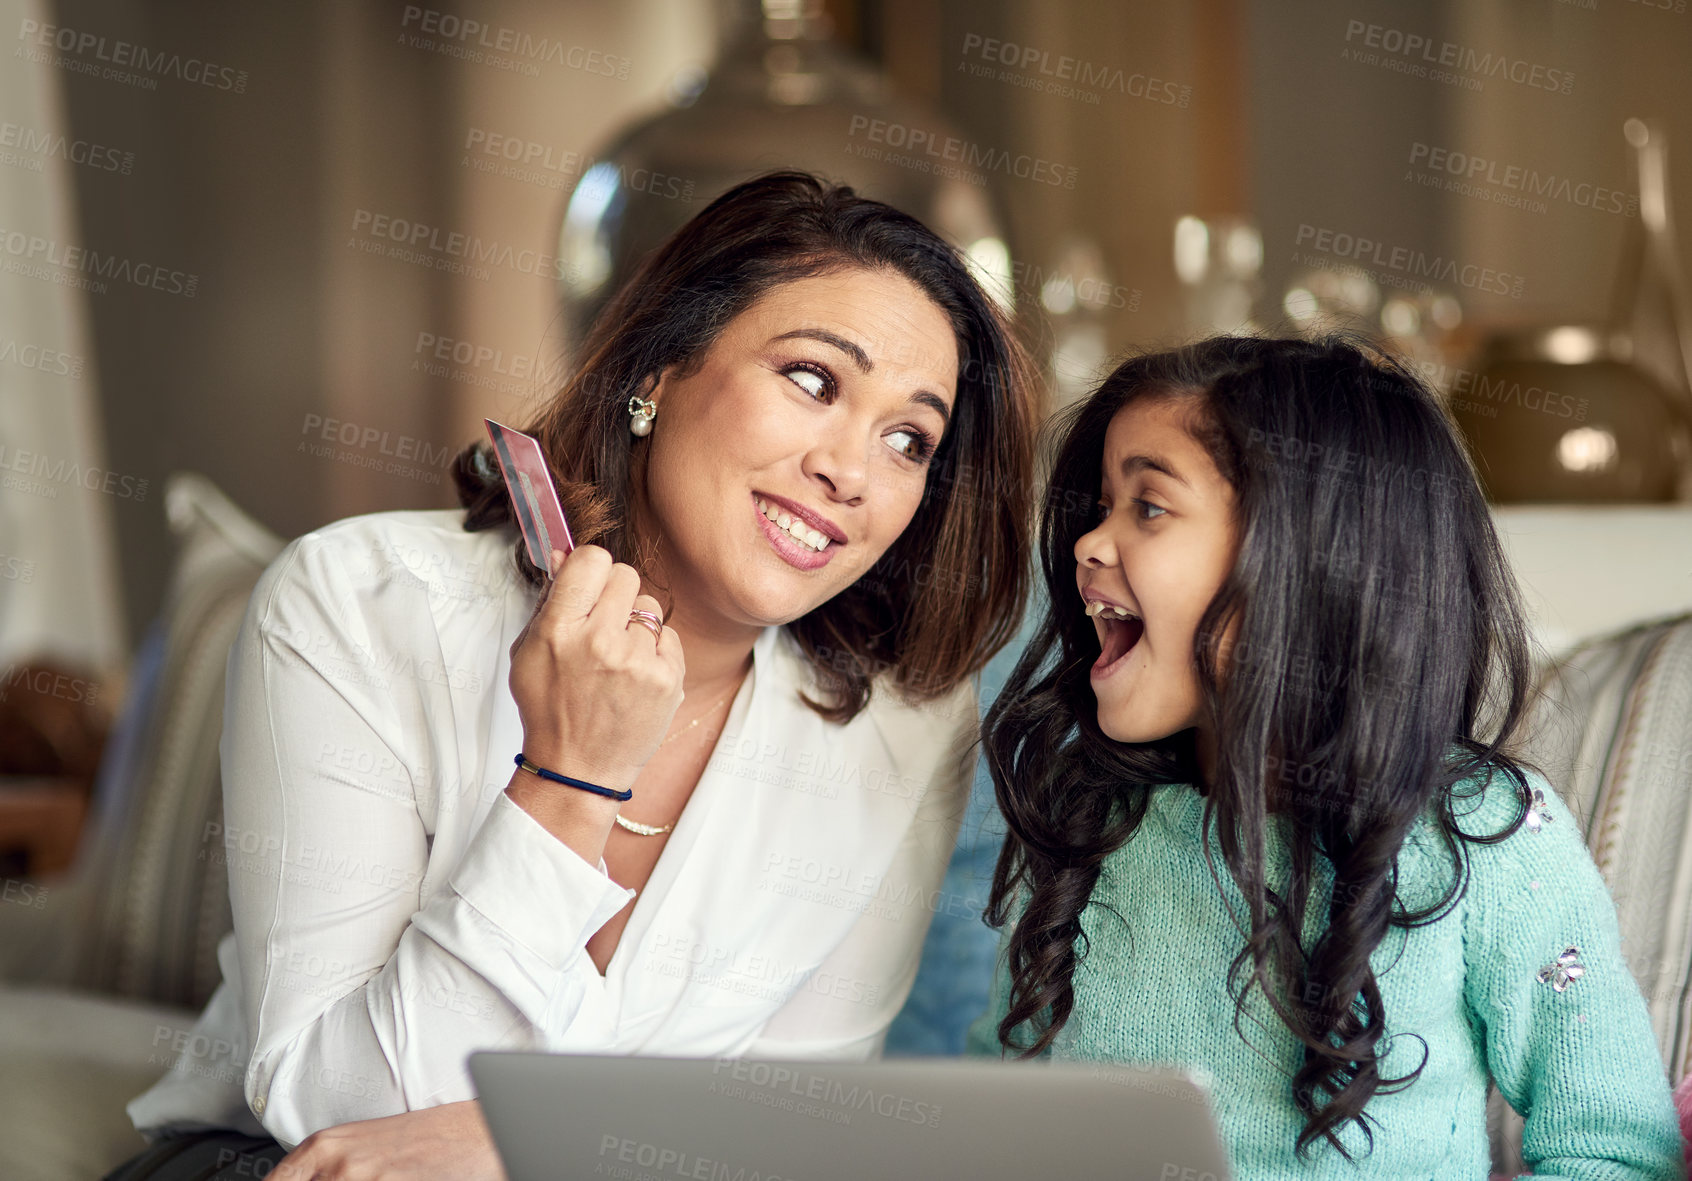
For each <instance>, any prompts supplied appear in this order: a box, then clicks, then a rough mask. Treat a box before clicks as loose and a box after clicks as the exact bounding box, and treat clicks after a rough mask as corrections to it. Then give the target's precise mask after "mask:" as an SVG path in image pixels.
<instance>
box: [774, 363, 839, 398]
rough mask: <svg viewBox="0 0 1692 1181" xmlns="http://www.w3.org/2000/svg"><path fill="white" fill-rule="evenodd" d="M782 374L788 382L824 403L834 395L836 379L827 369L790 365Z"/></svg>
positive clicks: (805, 365)
mask: <svg viewBox="0 0 1692 1181" xmlns="http://www.w3.org/2000/svg"><path fill="white" fill-rule="evenodd" d="M782 373H783V374H785V375H786V377H787V380H788V381H791V382H792V383H793V384H794V385H796V386H798V387H799V388H800V389H802V390H804V391H805V392H806V393H807V394H809V395H811V397H813V398H815V399H817V400H818V401H824V400H826V399H827V398H828V397H832V395H833V393H834V377H833V375H831V374H830V373H829V372H828V371H827V370H826V369H822V368H819V367H817V366H815V365H809V364H802V365H789V366H788V367H787V368H786V369H783V370H782Z"/></svg>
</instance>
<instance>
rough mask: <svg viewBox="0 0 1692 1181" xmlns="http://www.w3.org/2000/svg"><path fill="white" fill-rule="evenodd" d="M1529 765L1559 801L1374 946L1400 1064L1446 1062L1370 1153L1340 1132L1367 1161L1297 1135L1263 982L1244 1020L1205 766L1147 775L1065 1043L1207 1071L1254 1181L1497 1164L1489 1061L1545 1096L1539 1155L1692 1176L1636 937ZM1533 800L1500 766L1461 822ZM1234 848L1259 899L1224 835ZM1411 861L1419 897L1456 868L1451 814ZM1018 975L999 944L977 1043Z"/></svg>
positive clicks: (1290, 1054) (1357, 1137) (1431, 1072)
mask: <svg viewBox="0 0 1692 1181" xmlns="http://www.w3.org/2000/svg"><path fill="white" fill-rule="evenodd" d="M1530 781H1531V782H1532V783H1533V784H1534V785H1535V786H1537V787H1538V788H1540V790H1541V791H1542V792H1543V793H1544V799H1545V803H1544V807H1543V808H1542V809H1541V810H1540V812H1539V815H1541V816H1543V817H1544V822H1543V823H1541V824H1539V825H1538V827H1537V828H1533V827H1528V826H1526V825H1524V826H1523V827H1522V828H1520V829H1518V830H1517V831H1516V832H1515V833H1514V834H1513V835H1512V836H1510V837H1508V838H1507V839H1505V840H1504V841H1502V842H1501V843H1499V844H1496V845H1468V846H1466V847H1467V849H1468V853H1469V858H1470V864H1471V867H1472V868H1471V875H1472V876H1471V878H1470V881H1469V887H1468V890H1467V893H1466V894H1465V896H1464V897H1463V899H1462V901H1461V902H1459V903H1458V904H1457V906H1456V908H1455V909H1454V910H1452V911H1451V912H1450V913H1448V914H1446V915H1445V916H1443V917H1442V918H1440V919H1439V920H1438V921H1436V922H1434V923H1432V924H1429V925H1427V926H1422V927H1418V928H1414V929H1411V930H1403V929H1400V928H1394V929H1393V930H1392V931H1391V932H1390V933H1389V934H1388V936H1387V938H1386V939H1385V940H1384V941H1383V943H1382V944H1381V946H1380V947H1379V948H1378V949H1377V950H1376V952H1375V954H1374V956H1373V957H1372V963H1373V965H1374V969H1375V973H1376V977H1377V979H1378V980H1379V982H1380V989H1381V995H1382V1002H1383V1006H1384V1009H1385V1013H1386V1025H1387V1031H1388V1033H1389V1034H1390V1035H1397V1036H1394V1037H1393V1038H1392V1040H1391V1042H1390V1043H1389V1048H1388V1049H1387V1051H1386V1053H1385V1055H1384V1059H1383V1061H1382V1064H1381V1070H1382V1074H1383V1076H1385V1077H1389V1078H1390V1077H1396V1076H1397V1075H1400V1074H1404V1073H1407V1072H1408V1071H1410V1070H1412V1069H1414V1068H1415V1066H1416V1065H1417V1064H1418V1062H1420V1061H1421V1060H1422V1047H1423V1045H1425V1046H1426V1048H1427V1063H1426V1066H1425V1067H1424V1069H1423V1070H1422V1074H1421V1077H1420V1078H1418V1079H1417V1080H1416V1081H1415V1082H1414V1083H1413V1084H1411V1085H1410V1086H1408V1087H1406V1088H1405V1089H1403V1090H1402V1091H1399V1092H1398V1093H1396V1094H1391V1095H1380V1094H1377V1095H1376V1096H1375V1097H1374V1098H1373V1099H1372V1100H1371V1101H1370V1103H1369V1105H1368V1107H1367V1109H1366V1111H1367V1114H1368V1116H1369V1117H1370V1118H1371V1121H1372V1128H1373V1131H1374V1149H1373V1152H1372V1153H1370V1154H1369V1155H1367V1156H1366V1157H1365V1156H1363V1149H1364V1140H1363V1137H1362V1134H1361V1133H1360V1132H1359V1131H1358V1129H1357V1127H1356V1125H1355V1124H1349V1125H1347V1126H1346V1130H1345V1131H1344V1132H1342V1133H1341V1139H1342V1140H1343V1141H1344V1143H1345V1144H1346V1145H1347V1147H1348V1148H1350V1149H1351V1150H1352V1152H1353V1155H1354V1156H1357V1157H1358V1158H1359V1161H1360V1163H1359V1164H1358V1165H1355V1166H1354V1165H1351V1164H1349V1163H1347V1162H1346V1161H1345V1160H1344V1158H1343V1157H1341V1156H1340V1155H1339V1154H1338V1153H1337V1152H1335V1151H1334V1150H1333V1149H1332V1147H1331V1146H1328V1145H1326V1144H1323V1143H1320V1142H1319V1143H1318V1144H1317V1145H1315V1146H1313V1153H1314V1155H1313V1156H1312V1157H1311V1158H1310V1159H1309V1161H1307V1162H1306V1161H1300V1160H1299V1159H1298V1157H1297V1156H1295V1155H1294V1143H1295V1141H1296V1139H1297V1136H1298V1133H1299V1131H1300V1129H1301V1128H1302V1127H1303V1119H1302V1117H1301V1116H1300V1115H1299V1113H1298V1111H1297V1109H1296V1108H1295V1107H1294V1106H1293V1103H1292V1099H1291V1097H1290V1090H1291V1086H1290V1081H1289V1080H1290V1078H1291V1076H1292V1073H1293V1071H1294V1070H1295V1069H1296V1068H1297V1066H1298V1064H1299V1062H1300V1061H1301V1058H1302V1053H1301V1050H1300V1048H1299V1046H1298V1044H1297V1043H1296V1042H1295V1040H1294V1039H1293V1037H1292V1035H1291V1034H1290V1033H1288V1031H1287V1030H1286V1027H1285V1026H1284V1025H1282V1024H1281V1023H1280V1022H1279V1021H1278V1020H1277V1019H1276V1018H1275V1017H1274V1016H1273V1014H1272V1013H1270V1012H1269V1010H1268V1007H1267V1005H1265V1004H1264V1003H1262V999H1261V997H1260V996H1259V995H1256V994H1255V993H1254V995H1253V997H1252V998H1251V1000H1250V1001H1249V1002H1248V1004H1247V1007H1246V1014H1245V1016H1244V1017H1242V1019H1241V1022H1240V1026H1239V1029H1240V1030H1241V1031H1243V1033H1244V1037H1245V1038H1249V1039H1250V1040H1251V1042H1252V1045H1248V1044H1247V1043H1246V1041H1245V1040H1244V1038H1242V1036H1241V1033H1239V1032H1236V1030H1235V1025H1234V1002H1233V999H1232V997H1231V996H1230V995H1229V993H1228V991H1227V988H1226V985H1225V976H1226V972H1227V968H1228V964H1229V962H1230V961H1231V960H1232V959H1233V957H1234V955H1235V954H1236V953H1237V952H1238V951H1239V950H1240V948H1241V947H1242V946H1243V945H1244V941H1243V939H1242V938H1241V937H1240V935H1239V933H1238V931H1237V929H1236V928H1235V927H1234V925H1233V923H1232V922H1231V921H1230V918H1229V915H1228V912H1227V910H1226V909H1225V908H1224V904H1223V895H1222V893H1221V892H1219V890H1218V888H1217V885H1216V882H1215V880H1214V879H1213V878H1212V877H1211V873H1210V870H1209V868H1208V867H1207V865H1206V862H1205V857H1204V854H1203V852H1202V848H1201V844H1200V835H1201V818H1202V813H1203V808H1204V800H1203V798H1202V797H1201V796H1200V795H1199V794H1198V792H1197V791H1195V790H1194V789H1193V788H1191V787H1187V786H1165V787H1154V788H1150V789H1148V790H1149V791H1150V792H1151V800H1150V804H1149V807H1148V808H1147V812H1146V818H1145V821H1144V822H1143V823H1142V824H1141V826H1140V828H1139V830H1138V831H1137V832H1136V833H1135V835H1134V836H1133V837H1132V838H1131V839H1130V840H1129V841H1128V843H1127V844H1126V845H1124V846H1123V847H1122V848H1121V849H1118V850H1117V851H1116V852H1115V853H1113V854H1112V855H1111V856H1110V857H1109V858H1108V859H1107V861H1106V862H1105V865H1104V870H1103V873H1102V875H1101V877H1100V879H1099V884H1098V885H1097V887H1096V888H1095V889H1094V893H1093V899H1092V902H1091V904H1089V905H1088V907H1087V908H1086V910H1085V911H1084V912H1083V914H1082V929H1083V930H1084V931H1085V933H1086V935H1087V938H1088V940H1089V946H1090V949H1091V950H1090V951H1089V953H1088V954H1087V955H1086V958H1085V960H1084V961H1083V963H1082V964H1081V965H1080V966H1079V967H1078V968H1077V969H1076V973H1075V1008H1074V1011H1073V1013H1072V1015H1071V1016H1070V1019H1069V1021H1068V1023H1067V1024H1066V1025H1065V1026H1064V1028H1063V1030H1062V1031H1061V1032H1060V1033H1059V1035H1058V1037H1057V1040H1056V1041H1055V1042H1054V1044H1053V1047H1052V1051H1051V1052H1052V1055H1053V1056H1054V1057H1057V1058H1065V1059H1077V1060H1095V1061H1096V1060H1106V1061H1113V1062H1126V1063H1148V1064H1149V1063H1161V1064H1175V1065H1179V1066H1182V1067H1186V1068H1189V1069H1192V1070H1194V1071H1195V1072H1200V1073H1201V1074H1204V1075H1208V1078H1209V1083H1210V1086H1211V1088H1212V1090H1213V1098H1214V1103H1215V1109H1216V1115H1217V1121H1218V1126H1219V1128H1220V1132H1221V1137H1222V1142H1223V1144H1224V1145H1225V1146H1226V1148H1227V1150H1228V1153H1229V1156H1230V1157H1231V1159H1232V1161H1233V1165H1234V1175H1235V1176H1236V1177H1237V1178H1242V1179H1247V1181H1266V1179H1269V1178H1277V1179H1278V1178H1289V1179H1290V1178H1300V1179H1301V1181H1302V1179H1308V1178H1322V1177H1346V1178H1386V1177H1392V1178H1411V1177H1414V1178H1428V1177H1436V1178H1462V1179H1463V1181H1478V1179H1481V1178H1484V1177H1486V1175H1487V1174H1488V1172H1489V1171H1490V1160H1491V1157H1490V1153H1489V1148H1488V1140H1487V1130H1486V1096H1487V1080H1488V1077H1489V1076H1490V1078H1491V1079H1492V1080H1493V1081H1494V1082H1495V1083H1496V1085H1497V1086H1498V1088H1499V1090H1500V1091H1502V1092H1503V1094H1504V1097H1505V1098H1506V1099H1508V1100H1509V1102H1510V1104H1511V1106H1513V1107H1514V1108H1515V1109H1516V1110H1517V1111H1519V1112H1521V1113H1523V1115H1524V1116H1525V1117H1526V1133H1525V1136H1524V1141H1523V1148H1524V1157H1525V1159H1526V1160H1527V1162H1528V1164H1529V1167H1530V1168H1532V1169H1534V1171H1535V1174H1536V1175H1537V1176H1559V1177H1569V1178H1613V1179H1619V1178H1646V1177H1649V1178H1659V1177H1663V1178H1668V1177H1681V1176H1684V1171H1683V1168H1682V1165H1681V1163H1680V1162H1681V1159H1682V1148H1681V1141H1680V1135H1679V1131H1678V1125H1677V1122H1676V1118H1675V1112H1674V1105H1673V1102H1672V1100H1671V1098H1670V1095H1669V1087H1668V1080H1667V1077H1666V1075H1665V1073H1664V1070H1663V1065H1662V1059H1661V1057H1660V1054H1659V1051H1658V1048H1657V1043H1656V1039H1655V1037H1654V1036H1653V1034H1652V1030H1651V1024H1650V1020H1649V1018H1648V1017H1647V1015H1646V1010H1645V1005H1644V1001H1643V999H1642V998H1641V996H1640V993H1639V989H1638V986H1637V985H1635V983H1634V980H1633V977H1632V975H1631V974H1630V973H1629V971H1628V967H1627V964H1626V962H1625V961H1624V960H1623V958H1622V953H1621V948H1620V937H1619V934H1618V931H1617V928H1616V918H1615V907H1614V905H1613V904H1612V903H1611V901H1610V896H1609V894H1608V892H1607V891H1606V889H1605V886H1604V882H1603V879H1602V878H1601V877H1600V876H1599V873H1598V870H1597V868H1596V867H1595V866H1594V865H1593V864H1592V860H1591V858H1590V857H1589V856H1588V854H1587V851H1586V846H1585V843H1584V842H1583V841H1582V839H1581V834H1580V831H1579V829H1578V828H1577V827H1576V825H1575V821H1574V818H1573V817H1572V816H1571V815H1570V814H1569V811H1568V809H1567V808H1566V807H1564V805H1563V803H1562V801H1560V800H1559V799H1557V797H1556V793H1555V792H1553V791H1552V790H1551V789H1550V787H1549V786H1547V785H1546V784H1545V782H1544V780H1543V779H1541V778H1540V777H1539V776H1537V775H1530ZM1516 806H1517V805H1516V804H1515V802H1514V792H1513V790H1512V788H1511V785H1510V783H1509V781H1508V780H1507V779H1506V778H1505V777H1504V776H1502V775H1498V776H1495V777H1494V779H1493V781H1492V786H1491V787H1489V788H1488V789H1487V790H1486V791H1485V792H1484V793H1483V794H1478V795H1476V796H1474V797H1473V798H1472V799H1470V800H1467V801H1461V802H1459V804H1458V814H1459V823H1460V824H1461V826H1462V828H1463V830H1464V831H1465V832H1469V833H1475V834H1480V833H1493V832H1497V831H1498V830H1499V829H1500V828H1502V827H1503V826H1504V825H1505V824H1507V823H1508V821H1509V818H1510V817H1511V816H1512V815H1514V810H1515V808H1516ZM1283 823H1285V822H1284V821H1282V820H1280V819H1279V818H1274V819H1272V820H1271V834H1270V840H1269V842H1268V848H1267V850H1266V855H1267V869H1268V873H1269V880H1270V881H1271V882H1284V881H1285V874H1286V868H1287V862H1288V859H1287V856H1286V853H1285V846H1284V844H1283V843H1282V842H1283V841H1284V837H1285V833H1284V830H1282V829H1281V828H1280V826H1281V825H1282V824H1283ZM1213 840H1214V838H1213ZM1324 865H1325V863H1324ZM1216 867H1217V872H1218V874H1219V875H1220V877H1221V879H1222V883H1223V888H1224V889H1225V890H1226V892H1227V897H1228V898H1229V899H1230V900H1231V901H1232V902H1233V904H1234V905H1235V906H1236V907H1237V908H1239V909H1240V911H1241V912H1242V913H1243V910H1244V904H1243V901H1242V900H1241V897H1240V895H1239V892H1238V890H1237V889H1236V888H1235V887H1234V883H1233V880H1232V878H1230V877H1229V876H1228V873H1227V869H1226V867H1225V866H1224V865H1223V864H1222V860H1221V856H1220V853H1217V855H1216ZM1399 871H1400V896H1401V897H1403V898H1405V899H1406V900H1407V901H1409V902H1410V903H1412V904H1415V905H1421V904H1423V903H1424V901H1428V900H1432V899H1434V898H1437V897H1438V895H1439V892H1440V890H1441V888H1442V887H1443V885H1444V884H1445V883H1448V882H1449V881H1450V876H1451V862H1450V859H1449V855H1448V854H1446V853H1445V852H1444V851H1443V847H1442V846H1441V845H1440V844H1439V842H1438V838H1437V835H1436V831H1435V828H1434V823H1433V821H1432V819H1431V818H1429V819H1427V820H1424V821H1423V822H1422V823H1420V824H1419V825H1418V826H1417V827H1416V828H1415V829H1413V830H1412V832H1411V834H1410V837H1409V839H1407V841H1406V843H1405V846H1404V849H1403V852H1402V854H1401V856H1400V858H1399ZM1331 888H1332V876H1331V871H1330V872H1329V876H1328V877H1327V878H1326V879H1325V880H1322V881H1321V882H1319V885H1318V892H1317V894H1316V895H1315V897H1314V900H1313V904H1312V907H1311V914H1310V919H1311V925H1310V929H1309V932H1307V938H1306V943H1305V945H1306V946H1309V945H1310V939H1309V935H1310V934H1314V932H1315V931H1316V930H1319V927H1320V923H1321V922H1322V921H1323V920H1324V915H1325V912H1326V899H1327V897H1328V893H1329V891H1330V890H1331ZM1113 912H1114V913H1113ZM1118 916H1120V918H1118ZM1570 947H1573V948H1576V949H1578V951H1577V956H1578V962H1579V963H1580V964H1581V965H1583V966H1584V967H1585V972H1584V974H1581V975H1579V976H1578V977H1577V978H1575V979H1572V980H1569V981H1568V982H1567V984H1566V987H1565V988H1564V990H1563V991H1562V992H1558V991H1557V990H1556V988H1555V986H1554V985H1555V981H1554V980H1553V981H1550V982H1544V983H1542V982H1541V981H1540V980H1539V979H1538V974H1539V972H1540V970H1541V969H1542V968H1545V967H1547V966H1551V965H1554V963H1555V961H1557V959H1558V957H1559V956H1560V955H1562V954H1563V952H1564V951H1565V949H1567V948H1570ZM1008 988H1009V977H1008V973H1007V972H1006V970H1005V959H1004V948H1003V945H1002V944H1001V948H1000V960H999V970H998V975H997V979H996V980H995V982H994V988H993V996H992V1000H991V1003H990V1006H989V1009H988V1012H987V1013H985V1014H983V1015H982V1017H981V1018H980V1019H978V1020H977V1021H976V1022H975V1024H974V1025H973V1026H972V1027H971V1029H970V1034H969V1049H970V1051H971V1052H972V1053H983V1054H998V1053H1000V1048H999V1043H998V1037H997V1034H996V1029H997V1026H998V1023H999V1021H1000V1020H1001V1019H1002V1018H1003V1016H1004V1014H1005V1011H1006V994H1007V991H1008ZM1411 1035H1414V1036H1411ZM1022 1040H1023V1041H1024V1043H1025V1044H1026V1040H1027V1039H1026V1035H1024V1036H1023V1038H1022ZM1253 1046H1255V1047H1256V1048H1255V1049H1254V1048H1253Z"/></svg>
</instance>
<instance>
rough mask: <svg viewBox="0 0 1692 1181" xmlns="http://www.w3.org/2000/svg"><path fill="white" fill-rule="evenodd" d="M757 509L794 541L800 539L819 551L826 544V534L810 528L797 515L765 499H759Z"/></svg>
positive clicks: (827, 538)
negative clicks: (782, 509)
mask: <svg viewBox="0 0 1692 1181" xmlns="http://www.w3.org/2000/svg"><path fill="white" fill-rule="evenodd" d="M758 511H759V512H761V513H763V514H764V517H765V518H766V519H767V520H768V521H769V522H770V523H771V524H773V525H775V526H776V528H778V529H781V530H783V531H784V532H785V533H786V534H787V535H788V536H789V537H792V538H793V539H794V540H795V541H802V542H804V543H805V544H806V545H808V546H810V547H811V548H812V549H814V550H816V551H818V552H819V553H820V552H821V551H822V550H823V549H824V548H825V547H826V546H827V545H828V542H829V537H828V534H826V533H823V532H821V531H820V530H817V529H812V528H811V527H810V526H809V525H807V524H805V522H803V521H801V520H800V519H799V518H798V517H795V516H792V515H791V514H788V513H785V512H783V511H781V510H780V509H778V508H777V507H776V506H775V505H773V504H771V503H769V502H768V501H767V500H763V499H761V498H760V499H759V501H758Z"/></svg>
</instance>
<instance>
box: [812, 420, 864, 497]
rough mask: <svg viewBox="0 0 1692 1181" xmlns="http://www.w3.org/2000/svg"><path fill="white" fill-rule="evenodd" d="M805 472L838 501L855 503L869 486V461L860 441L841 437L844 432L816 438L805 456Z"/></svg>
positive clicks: (843, 435)
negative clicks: (819, 482) (821, 484)
mask: <svg viewBox="0 0 1692 1181" xmlns="http://www.w3.org/2000/svg"><path fill="white" fill-rule="evenodd" d="M805 474H806V475H808V476H814V477H816V478H817V479H819V480H821V481H822V482H823V484H824V485H825V486H826V487H827V488H828V491H829V496H830V497H831V498H832V499H834V500H838V501H842V502H847V503H856V502H857V501H859V500H862V499H863V495H864V492H865V491H866V490H867V489H868V487H869V463H868V461H867V459H866V457H865V455H864V448H863V446H862V444H861V443H856V442H854V441H852V440H851V439H848V438H846V437H845V432H841V433H839V434H836V435H831V436H829V437H827V438H823V439H819V440H817V444H816V446H814V447H812V448H811V449H810V451H809V452H807V453H806V455H805Z"/></svg>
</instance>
